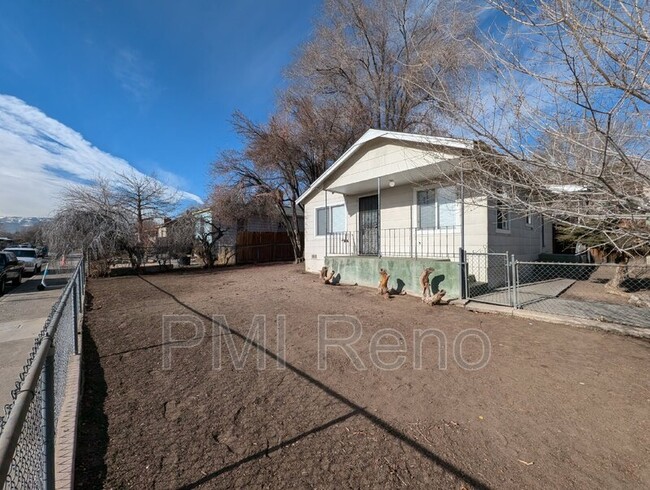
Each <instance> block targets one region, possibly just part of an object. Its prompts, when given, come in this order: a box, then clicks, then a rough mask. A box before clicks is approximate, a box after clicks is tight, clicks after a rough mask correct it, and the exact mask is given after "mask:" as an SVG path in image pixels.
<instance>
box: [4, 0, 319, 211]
mask: <svg viewBox="0 0 650 490" xmlns="http://www.w3.org/2000/svg"><path fill="white" fill-rule="evenodd" d="M319 8H320V2H319V1H316V0H274V1H273V2H267V1H259V0H257V1H255V0H238V1H236V2H225V1H218V0H214V1H210V0H188V1H177V0H176V1H172V0H158V1H153V0H148V1H145V0H110V1H108V0H106V1H101V2H100V1H91V0H77V1H72V0H58V1H56V2H51V1H44V0H41V1H35V0H33V1H19V2H16V1H11V0H0V94H2V95H3V96H4V99H3V100H0V111H1V110H2V108H3V107H4V110H5V112H4V115H3V114H2V112H0V178H3V179H5V178H7V177H8V176H10V175H13V176H14V177H15V176H16V175H18V174H19V171H20V169H21V168H22V169H23V170H24V169H25V168H28V167H29V168H31V167H30V165H31V166H32V167H33V168H32V170H31V172H32V173H33V172H36V171H37V170H35V169H38V171H41V172H44V175H45V174H47V176H48V177H49V178H50V180H52V179H53V178H54V177H58V178H60V179H64V178H66V179H67V178H68V177H70V176H71V175H72V176H73V180H74V175H77V179H85V178H88V177H89V175H90V172H89V171H88V169H86V171H82V170H81V169H78V168H77V167H79V166H83V165H84V159H87V158H94V157H91V156H89V155H91V153H92V154H93V155H100V156H101V158H99V161H101V162H102V163H99V164H98V163H97V162H94V163H93V165H94V166H93V165H90V168H91V169H92V171H96V170H97V168H99V167H101V165H107V166H110V165H111V163H110V161H111V158H110V157H115V161H116V162H117V164H116V165H117V167H120V166H121V165H128V164H130V165H132V166H134V167H135V168H136V169H138V170H139V171H142V172H144V173H150V172H152V171H155V172H157V173H158V174H159V175H160V176H161V177H162V178H163V179H165V180H167V181H168V182H169V183H170V184H172V185H178V186H180V187H181V188H182V189H183V190H185V191H188V192H190V193H193V194H195V195H198V196H201V197H203V196H205V194H206V191H207V181H208V168H209V164H210V162H212V161H213V160H214V159H215V157H216V156H217V155H218V153H219V152H220V151H221V150H223V149H226V148H232V147H236V146H237V145H238V144H239V142H238V140H237V138H236V136H235V135H234V134H233V133H232V130H231V128H230V125H229V118H230V115H231V113H232V112H233V111H234V110H235V109H240V110H242V111H243V112H244V113H245V114H247V115H248V116H250V117H252V118H253V119H256V120H264V119H266V117H267V116H268V114H269V113H270V112H271V111H272V110H273V105H274V101H275V95H276V92H277V90H278V88H280V87H281V85H282V76H281V75H282V70H283V69H284V68H285V67H286V65H287V64H288V63H289V62H290V61H291V59H292V56H293V55H294V54H295V51H296V49H297V47H298V46H299V45H300V43H302V42H303V41H304V40H306V39H307V38H308V37H309V34H310V31H311V27H312V22H313V20H314V19H315V16H316V15H317V14H318V9H319ZM36 109H38V110H36ZM3 116H4V117H3ZM30 118H32V119H30ZM57 123H60V125H57ZM65 127H67V128H70V129H71V130H72V131H66V128H65ZM16 128H19V129H16ZM11 131H14V133H11ZM15 131H19V135H20V138H16V134H15ZM10 133H11V134H10ZM28 133H34V134H36V135H40V140H39V139H38V138H37V137H36V136H34V135H33V134H32V135H31V136H29V137H26V135H27V134H28ZM61 135H67V136H61ZM66 137H69V138H71V139H70V140H69V141H68V140H66V139H65V138H66ZM57 138H64V139H63V140H59V143H60V144H59V145H58V146H57V147H58V148H65V152H64V153H65V155H66V158H67V160H66V161H72V162H73V163H72V164H66V165H64V164H63V163H62V161H63V157H62V154H61V152H60V151H55V152H53V153H51V152H50V153H46V154H44V153H43V150H44V149H45V150H46V151H50V150H51V146H52V145H51V144H49V143H51V142H49V143H48V141H47V140H48V139H57ZM34 141H37V144H36V146H37V148H36V150H37V151H34V152H33V155H32V157H33V159H34V161H31V160H30V161H29V162H26V161H24V159H25V158H26V157H25V156H24V154H27V153H31V149H29V151H27V150H24V151H23V150H21V148H22V146H20V145H26V144H34ZM43 142H45V144H44V143H43ZM19 143H20V144H19ZM77 145H80V146H79V147H77ZM77 148H80V149H81V150H80V156H78V157H77V156H76V155H75V156H73V155H72V153H74V152H75V151H76V149H77ZM8 149H11V151H9V150H8ZM91 150H92V151H91ZM93 152H94V153H93ZM17 155H20V158H13V157H16V156H17ZM48 155H54V156H53V157H52V161H49V162H48V161H41V162H40V163H38V164H37V162H36V160H37V159H39V158H40V159H41V160H43V159H48V158H49V157H48ZM12 156H13V157H12ZM59 160H60V161H59ZM75 165H77V167H75ZM12 166H16V167H20V168H12ZM77 170H79V172H78V173H77ZM3 171H4V174H3ZM12 172H13V173H12ZM34 178H36V176H34ZM60 183H61V182H58V181H54V180H52V181H51V182H50V184H51V187H52V188H55V187H56V186H57V185H60ZM44 188H45V187H44ZM44 199H45V198H44V197H43V198H42V199H41V201H44ZM54 200H55V197H54V196H49V197H48V202H41V203H40V204H38V205H36V204H34V203H31V201H30V204H28V205H25V206H17V204H16V202H15V197H12V199H11V202H9V199H8V196H5V199H3V198H2V195H1V193H0V215H23V216H28V215H42V214H44V212H45V211H44V209H46V208H48V207H53V206H55V204H56V203H55V202H54Z"/></svg>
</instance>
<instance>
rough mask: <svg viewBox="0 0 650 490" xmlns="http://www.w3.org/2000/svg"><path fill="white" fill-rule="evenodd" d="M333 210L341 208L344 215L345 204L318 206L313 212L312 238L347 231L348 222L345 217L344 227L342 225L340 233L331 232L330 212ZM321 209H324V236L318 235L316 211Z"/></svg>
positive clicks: (322, 235)
mask: <svg viewBox="0 0 650 490" xmlns="http://www.w3.org/2000/svg"><path fill="white" fill-rule="evenodd" d="M334 208H343V213H344V215H345V213H346V209H345V203H340V204H332V205H328V206H319V207H317V208H316V209H315V210H314V236H316V237H324V236H327V235H331V234H332V233H344V232H346V231H348V220H347V217H346V218H345V219H344V222H343V223H344V225H343V230H341V231H335V232H332V222H333V220H332V210H333V209H334ZM323 209H326V210H327V211H326V216H327V218H326V223H325V228H326V229H325V233H324V234H322V233H321V234H319V233H318V211H321V210H323Z"/></svg>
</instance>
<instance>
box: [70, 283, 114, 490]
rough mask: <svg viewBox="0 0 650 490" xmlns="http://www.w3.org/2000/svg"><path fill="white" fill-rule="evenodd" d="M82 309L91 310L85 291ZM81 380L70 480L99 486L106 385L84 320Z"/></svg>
mask: <svg viewBox="0 0 650 490" xmlns="http://www.w3.org/2000/svg"><path fill="white" fill-rule="evenodd" d="M86 309H87V310H91V309H92V295H91V294H90V293H86ZM82 383H83V393H82V395H81V410H80V413H79V421H78V433H77V452H76V461H75V478H74V482H75V487H76V488H102V487H103V482H104V479H105V478H106V463H105V456H106V450H107V448H108V418H107V417H106V414H105V413H104V400H105V399H106V394H107V386H106V381H105V379H104V370H103V369H102V365H101V362H100V357H99V352H98V350H97V345H96V344H95V341H94V339H93V337H92V335H91V332H90V329H89V328H88V326H87V325H86V322H85V321H84V324H83V365H82Z"/></svg>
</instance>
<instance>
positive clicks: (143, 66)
mask: <svg viewBox="0 0 650 490" xmlns="http://www.w3.org/2000/svg"><path fill="white" fill-rule="evenodd" d="M151 72H152V69H151V65H150V64H149V63H147V62H145V60H144V59H143V58H142V56H141V55H140V54H139V53H138V52H137V51H135V50H133V49H128V48H125V49H120V50H119V51H118V52H117V53H116V55H115V60H114V63H113V74H114V75H115V78H117V80H118V81H119V82H120V85H121V86H122V88H123V89H124V90H126V91H127V92H129V93H130V94H131V95H133V96H134V97H135V98H136V99H137V100H138V101H140V102H142V101H144V100H145V99H147V98H150V97H153V96H155V95H156V93H157V89H156V86H155V84H154V80H153V78H152V76H151Z"/></svg>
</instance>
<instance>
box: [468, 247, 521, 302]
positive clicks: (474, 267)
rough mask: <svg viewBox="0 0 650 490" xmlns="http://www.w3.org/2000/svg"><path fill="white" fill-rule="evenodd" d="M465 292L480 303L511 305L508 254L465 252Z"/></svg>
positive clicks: (469, 297)
mask: <svg viewBox="0 0 650 490" xmlns="http://www.w3.org/2000/svg"><path fill="white" fill-rule="evenodd" d="M464 279H465V292H466V295H467V298H468V299H471V300H473V301H478V302H480V303H491V304H496V305H503V306H511V305H512V288H511V285H512V282H511V274H510V262H509V258H508V253H507V252H504V253H492V252H466V253H465V274H464Z"/></svg>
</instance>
